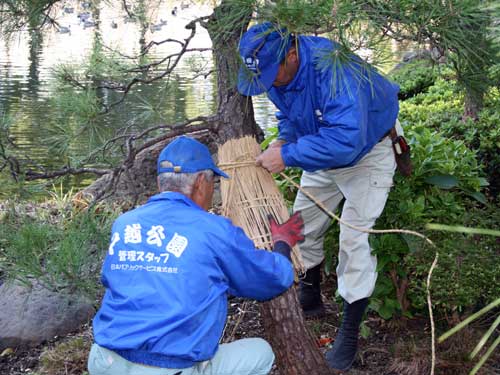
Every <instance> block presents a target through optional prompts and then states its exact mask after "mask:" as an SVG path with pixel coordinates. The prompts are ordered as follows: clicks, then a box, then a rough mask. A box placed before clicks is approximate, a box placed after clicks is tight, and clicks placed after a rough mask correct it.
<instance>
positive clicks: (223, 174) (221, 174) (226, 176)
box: [212, 167, 230, 178]
mask: <svg viewBox="0 0 500 375" xmlns="http://www.w3.org/2000/svg"><path fill="white" fill-rule="evenodd" d="M212 170H213V171H214V173H215V174H216V175H219V176H221V177H224V178H230V177H229V176H228V175H227V174H226V173H224V172H222V171H221V170H220V169H219V168H217V167H214V168H212Z"/></svg>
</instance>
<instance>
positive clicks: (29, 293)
mask: <svg viewBox="0 0 500 375" xmlns="http://www.w3.org/2000/svg"><path fill="white" fill-rule="evenodd" d="M94 314H95V309H94V307H93V305H92V304H91V303H90V301H88V300H87V299H85V298H84V297H81V296H80V297H79V296H74V295H68V294H62V293H56V292H53V291H50V290H47V289H46V288H44V287H43V286H41V285H40V284H39V283H34V284H33V286H32V287H27V286H24V285H22V284H20V283H5V284H3V285H1V286H0V352H1V351H2V350H4V349H6V348H27V347H33V346H37V345H39V344H41V343H43V342H45V341H47V340H50V339H52V338H54V337H55V336H63V335H66V334H67V333H70V332H73V331H76V330H78V329H79V328H80V327H81V325H82V324H84V323H87V322H88V321H89V320H90V319H91V318H92V316H93V315H94Z"/></svg>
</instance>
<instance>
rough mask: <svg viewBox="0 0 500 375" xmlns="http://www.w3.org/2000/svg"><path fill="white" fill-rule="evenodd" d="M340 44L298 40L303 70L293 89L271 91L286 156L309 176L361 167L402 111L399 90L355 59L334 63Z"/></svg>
mask: <svg viewBox="0 0 500 375" xmlns="http://www.w3.org/2000/svg"><path fill="white" fill-rule="evenodd" d="M337 49H338V45H337V44H335V43H333V42H332V41H330V40H328V39H325V38H320V37H312V36H299V37H298V53H299V69H298V71H297V73H296V75H295V77H294V79H293V80H292V82H290V83H289V84H288V85H286V86H281V87H275V86H272V87H271V89H270V90H269V91H268V97H269V99H270V100H271V101H272V102H273V103H274V104H275V105H276V107H277V108H278V110H279V112H277V114H276V117H277V118H278V127H279V138H280V139H283V140H285V141H287V142H289V143H287V144H285V145H283V147H282V149H281V156H282V158H283V161H284V163H285V165H286V166H288V167H300V168H302V169H304V170H306V171H311V172H312V171H316V170H320V169H330V168H342V167H349V166H352V165H354V164H356V163H357V162H358V161H359V160H360V159H361V158H362V157H363V156H364V155H366V154H367V153H368V152H369V151H370V150H371V149H372V148H373V146H374V145H375V144H376V143H377V142H379V141H380V139H381V138H382V137H383V136H384V135H385V134H386V133H387V132H388V130H390V129H391V128H392V127H393V126H394V123H395V122H396V118H397V115H398V111H399V105H398V96H397V94H398V91H399V87H398V86H397V85H396V84H394V83H391V82H389V81H388V80H387V79H385V78H384V77H382V76H381V75H380V74H379V73H377V72H376V71H375V70H374V69H373V68H372V67H369V66H368V65H366V64H362V63H361V60H360V59H359V58H357V57H356V56H354V55H352V57H351V58H350V59H349V60H348V61H347V62H344V63H343V64H333V63H332V54H334V53H335V51H336V50H337Z"/></svg>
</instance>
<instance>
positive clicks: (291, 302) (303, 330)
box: [261, 287, 332, 375]
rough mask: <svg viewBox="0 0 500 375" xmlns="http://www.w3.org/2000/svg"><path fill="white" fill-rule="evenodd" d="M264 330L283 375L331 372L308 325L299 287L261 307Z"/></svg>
mask: <svg viewBox="0 0 500 375" xmlns="http://www.w3.org/2000/svg"><path fill="white" fill-rule="evenodd" d="M261 314H262V321H263V325H264V330H265V332H266V335H267V339H268V340H269V342H270V344H271V346H272V347H273V350H274V354H275V355H276V363H277V364H278V368H279V370H280V374H282V375H327V374H331V373H332V372H331V371H330V370H329V369H328V366H327V364H326V362H325V359H324V358H323V355H322V353H321V352H320V350H319V349H318V346H317V344H316V339H315V338H314V336H313V334H312V333H311V332H310V331H309V329H308V328H307V326H306V324H305V320H304V316H303V314H302V310H301V308H300V303H299V300H298V298H297V288H296V287H292V288H290V289H289V290H288V291H286V292H285V293H284V294H282V295H281V296H279V297H278V298H275V299H273V300H272V301H269V302H266V303H263V304H262V306H261Z"/></svg>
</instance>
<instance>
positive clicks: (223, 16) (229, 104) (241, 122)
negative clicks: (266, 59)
mask: <svg viewBox="0 0 500 375" xmlns="http://www.w3.org/2000/svg"><path fill="white" fill-rule="evenodd" d="M234 11H238V13H240V14H241V9H235V8H234V5H231V3H230V2H228V1H222V3H221V4H220V6H218V7H217V8H215V10H214V13H213V15H212V17H211V18H210V20H209V21H208V22H207V24H206V27H207V29H208V32H209V34H210V38H211V40H212V47H213V51H214V62H215V68H216V71H217V108H218V111H217V112H218V115H219V116H220V119H221V120H220V124H219V129H218V138H219V143H220V144H223V143H225V142H226V141H228V140H229V139H237V138H241V137H243V136H245V135H253V136H257V137H258V138H260V139H263V132H262V130H261V129H260V128H259V126H258V125H257V123H256V122H255V117H254V111H253V104H252V99H251V98H250V97H245V96H242V95H240V94H239V93H238V91H237V89H236V82H237V74H238V70H239V61H240V58H239V55H238V53H237V48H238V43H239V38H240V35H241V34H242V33H243V32H244V31H245V30H246V28H247V26H248V22H249V21H250V15H251V9H248V14H247V15H246V16H242V17H236V18H233V17H232V16H230V15H231V14H232V13H233V12H234ZM228 24H229V25H231V27H228ZM229 28H230V29H231V30H230V31H228V29H229Z"/></svg>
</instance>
